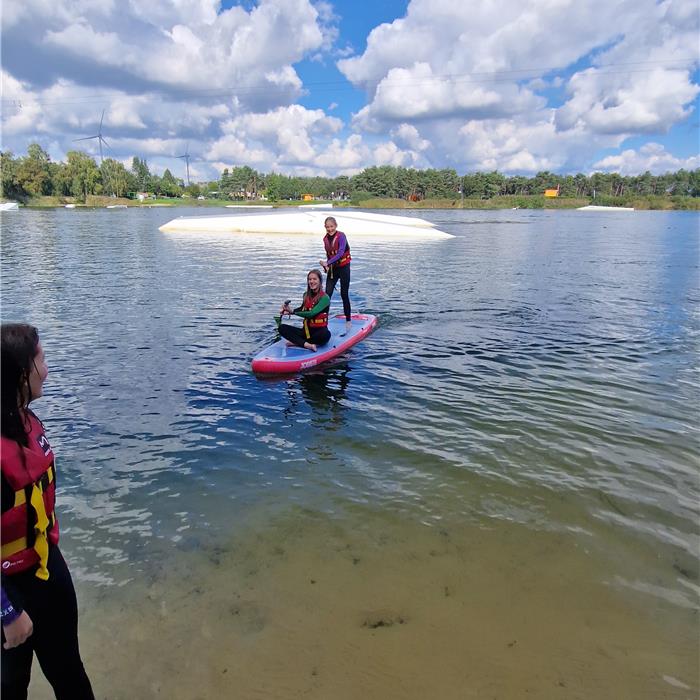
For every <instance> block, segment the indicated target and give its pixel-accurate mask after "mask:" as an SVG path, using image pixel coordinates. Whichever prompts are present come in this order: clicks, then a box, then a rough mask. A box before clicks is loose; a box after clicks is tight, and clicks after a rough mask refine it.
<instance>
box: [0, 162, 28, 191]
mask: <svg viewBox="0 0 700 700" xmlns="http://www.w3.org/2000/svg"><path fill="white" fill-rule="evenodd" d="M17 163H18V161H17V160H16V159H15V158H14V157H13V155H12V153H11V152H10V151H3V152H2V153H0V196H2V197H4V198H5V199H24V197H26V196H27V193H26V192H25V191H24V190H23V189H22V188H21V187H20V185H19V182H18V181H17Z"/></svg>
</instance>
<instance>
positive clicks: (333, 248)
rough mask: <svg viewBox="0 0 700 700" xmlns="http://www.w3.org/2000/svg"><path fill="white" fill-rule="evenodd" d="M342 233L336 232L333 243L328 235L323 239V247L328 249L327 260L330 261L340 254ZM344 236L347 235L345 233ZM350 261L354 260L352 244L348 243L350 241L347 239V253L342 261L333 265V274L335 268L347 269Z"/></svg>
mask: <svg viewBox="0 0 700 700" xmlns="http://www.w3.org/2000/svg"><path fill="white" fill-rule="evenodd" d="M339 233H342V231H336V232H335V235H334V236H333V240H332V241H331V237H330V236H329V235H328V234H326V235H325V236H324V237H323V247H324V248H325V249H326V260H330V259H331V258H332V257H333V256H334V255H337V253H338V234H339ZM343 235H345V234H344V233H343ZM350 260H352V258H351V257H350V244H349V243H348V239H347V238H346V239H345V252H344V253H343V257H342V258H340V260H337V261H336V262H334V263H333V265H331V272H330V274H332V270H333V268H334V267H345V266H346V265H349V264H350Z"/></svg>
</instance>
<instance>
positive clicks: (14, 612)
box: [0, 323, 94, 700]
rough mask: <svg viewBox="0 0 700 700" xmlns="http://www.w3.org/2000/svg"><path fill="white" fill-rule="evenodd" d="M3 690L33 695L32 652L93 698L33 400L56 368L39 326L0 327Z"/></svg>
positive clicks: (67, 686)
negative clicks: (30, 689) (51, 365)
mask: <svg viewBox="0 0 700 700" xmlns="http://www.w3.org/2000/svg"><path fill="white" fill-rule="evenodd" d="M0 346H1V357H0V367H1V372H2V384H1V385H0V392H1V398H2V401H1V404H2V423H1V427H0V432H1V433H2V437H1V443H0V466H1V467H2V522H1V526H2V528H1V529H2V652H1V654H2V698H3V700H15V698H21V699H22V700H26V697H27V688H28V686H29V679H30V674H31V667H32V659H33V655H34V654H36V656H37V659H38V660H39V664H40V665H41V669H42V671H43V672H44V675H45V676H46V679H47V680H48V681H49V683H50V684H51V686H52V687H53V690H54V693H55V695H56V698H57V699H58V700H93V698H94V696H93V693H92V688H91V687H90V681H89V680H88V677H87V674H86V673H85V669H84V668H83V662H82V660H81V658H80V651H79V649H78V604H77V601H76V598H75V589H74V588H73V582H72V580H71V576H70V573H69V571H68V567H67V566H66V562H65V561H64V559H63V557H62V556H61V552H60V550H59V549H58V521H57V520H56V513H55V511H54V505H55V493H56V467H55V465H54V456H53V451H52V449H51V445H49V441H48V440H47V439H46V435H45V434H44V426H43V425H42V423H41V421H40V420H39V419H38V418H37V417H36V415H35V414H34V412H33V411H32V410H31V409H30V408H29V404H30V403H31V402H32V401H33V400H34V399H38V398H39V397H40V396H41V395H42V393H43V385H44V381H45V380H46V377H47V375H48V373H49V370H48V367H47V365H46V361H45V359H44V351H43V350H42V347H41V343H40V342H39V334H38V333H37V330H36V328H34V327H33V326H29V325H26V324H21V323H8V324H2V327H1V328H0Z"/></svg>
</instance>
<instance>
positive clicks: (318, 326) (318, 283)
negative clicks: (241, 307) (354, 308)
mask: <svg viewBox="0 0 700 700" xmlns="http://www.w3.org/2000/svg"><path fill="white" fill-rule="evenodd" d="M322 286H323V276H322V275H321V272H320V270H311V272H309V274H308V275H307V276H306V292H305V293H304V298H303V299H302V302H301V306H298V307H297V308H296V309H294V310H292V309H291V307H290V306H289V302H287V303H285V304H283V306H282V308H281V309H280V316H284V314H288V315H289V316H291V315H292V314H294V315H295V316H301V317H302V318H303V319H304V325H303V327H302V328H297V327H296V326H291V325H289V324H288V323H280V326H279V331H280V335H281V336H282V337H283V338H285V340H287V341H289V342H290V343H292V345H296V346H298V347H300V348H306V349H307V350H311V351H312V352H316V349H317V347H318V346H319V345H325V344H326V343H327V342H328V341H329V340H330V339H331V333H330V331H329V330H328V307H329V306H330V304H331V299H330V297H329V296H328V295H327V294H326V293H325V292H324V291H323V289H322Z"/></svg>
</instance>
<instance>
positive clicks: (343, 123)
mask: <svg viewBox="0 0 700 700" xmlns="http://www.w3.org/2000/svg"><path fill="white" fill-rule="evenodd" d="M698 15H699V8H698V3H697V2H696V0H661V1H657V0H634V1H633V0H587V2H586V3H580V2H576V1H574V0H558V1H556V2H554V0H547V1H545V0H540V1H538V2H527V1H526V2H522V0H499V1H498V2H495V0H492V1H489V0H481V1H480V2H473V1H472V0H404V1H402V2H399V1H398V0H396V1H395V0H375V1H374V2H351V1H350V0H342V1H339V2H332V1H331V0H257V1H256V0H244V1H243V2H231V0H226V1H225V2H223V3H222V2H220V0H191V1H190V2H183V1H182V0H151V2H149V3H148V4H144V3H141V2H137V0H101V2H99V3H95V2H94V1H93V0H51V1H50V0H24V1H23V2H22V3H5V4H4V5H3V12H2V17H1V20H2V75H1V79H2V148H3V149H4V150H10V151H12V152H14V153H16V154H22V153H24V152H26V148H27V146H28V144H29V143H32V142H38V143H39V144H41V145H42V147H44V148H45V149H46V150H47V151H48V152H49V154H50V155H51V157H52V158H53V159H54V160H63V159H65V156H66V153H67V152H68V151H69V150H72V149H76V148H81V149H84V150H86V151H88V152H90V153H91V154H93V155H95V156H96V158H99V152H98V149H97V141H96V140H88V141H80V142H78V143H76V141H75V139H78V138H81V137H85V136H92V135H94V134H96V133H97V129H98V126H99V120H100V116H101V114H102V110H104V111H105V117H104V123H103V126H102V132H103V135H104V137H105V139H106V140H107V143H108V144H109V148H108V149H107V150H105V157H112V158H116V159H118V160H120V161H122V162H124V163H125V164H126V165H129V164H130V163H131V159H132V158H133V157H134V156H138V157H140V158H144V159H146V160H147V161H148V163H149V166H150V167H151V169H152V170H153V171H155V172H162V171H163V170H164V169H165V168H169V169H171V171H172V172H173V173H174V174H176V175H179V176H182V174H183V173H182V172H180V171H183V170H184V168H183V163H182V161H181V160H178V159H176V158H175V157H174V156H175V155H179V154H182V153H184V152H185V149H188V152H189V153H190V154H191V155H192V161H191V172H192V174H193V178H194V179H198V180H207V179H213V178H215V177H217V176H218V174H219V173H220V172H221V171H222V170H223V168H225V167H229V168H230V167H232V166H238V165H248V166H250V167H253V168H255V169H257V170H259V171H261V172H270V171H273V170H274V171H276V172H283V173H287V174H304V175H315V174H319V175H326V176H334V175H339V174H346V175H351V174H353V173H356V172H358V171H360V170H362V169H363V168H366V167H370V166H376V165H394V166H403V167H414V168H429V167H430V168H454V169H455V170H457V172H458V173H460V174H463V173H467V172H473V171H476V170H482V171H490V170H499V171H500V172H503V173H505V174H508V175H512V174H524V175H531V174H534V173H536V172H538V171H540V170H550V171H554V172H561V173H575V172H584V173H590V172H593V171H595V170H600V171H611V172H621V173H623V174H635V173H640V172H644V171H645V170H651V171H652V172H655V173H660V172H667V171H674V170H678V169H679V168H686V169H695V168H697V167H700V158H699V156H698V149H699V144H698V93H699V92H700V86H699V82H700V75H699V73H698V35H699V32H700V22H699V16H698Z"/></svg>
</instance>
